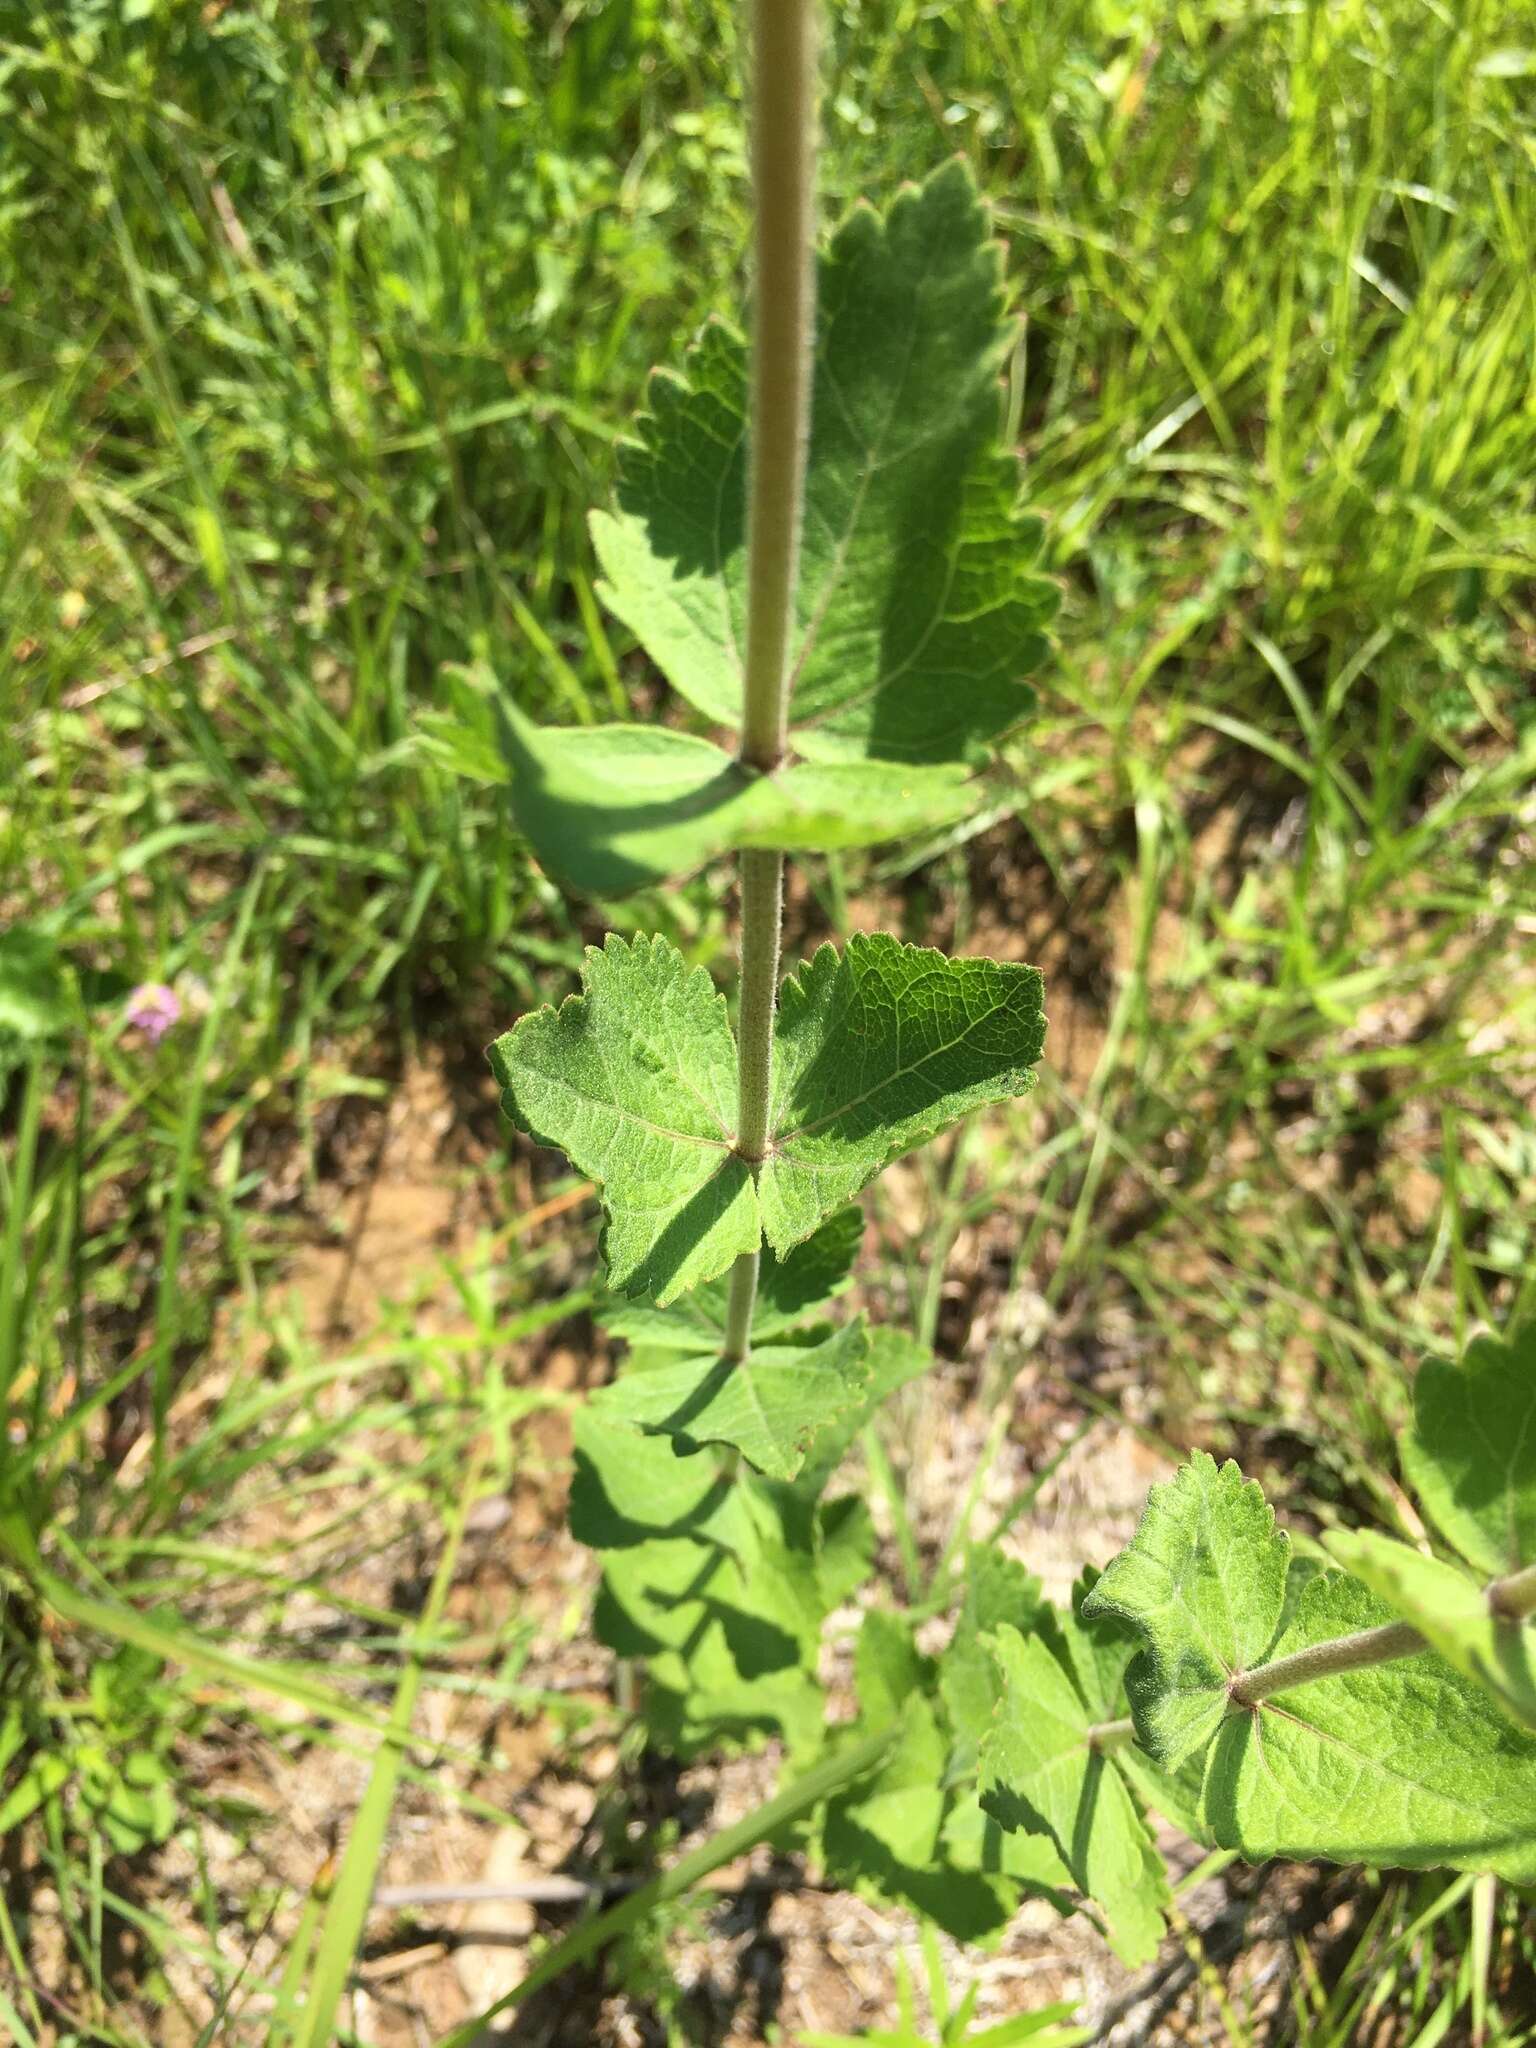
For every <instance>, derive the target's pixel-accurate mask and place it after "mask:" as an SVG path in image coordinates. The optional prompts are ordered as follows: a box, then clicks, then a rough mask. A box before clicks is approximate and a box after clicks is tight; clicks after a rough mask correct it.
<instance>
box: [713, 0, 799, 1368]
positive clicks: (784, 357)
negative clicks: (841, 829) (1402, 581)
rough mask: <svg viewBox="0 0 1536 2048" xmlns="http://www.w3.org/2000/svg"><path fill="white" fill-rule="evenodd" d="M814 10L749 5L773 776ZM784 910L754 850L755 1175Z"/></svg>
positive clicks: (792, 513) (744, 997) (754, 742)
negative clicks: (750, 17) (750, 16)
mask: <svg viewBox="0 0 1536 2048" xmlns="http://www.w3.org/2000/svg"><path fill="white" fill-rule="evenodd" d="M816 5H817V0H751V14H752V66H753V112H752V193H753V215H754V228H753V291H752V406H751V469H750V474H749V477H748V486H747V489H748V501H747V635H746V639H747V651H746V663H745V671H744V674H743V679H742V696H743V703H742V721H741V760H742V763H743V765H744V766H745V767H748V768H754V769H756V770H758V771H759V772H760V773H763V774H767V773H769V772H771V771H772V770H773V769H774V768H776V767H777V766H778V764H779V761H780V759H781V758H782V756H783V753H784V736H785V730H786V726H787V723H788V714H789V665H790V646H791V640H792V637H793V629H794V616H795V572H796V565H797V561H798V556H799V549H800V522H801V514H802V510H803V506H804V499H805V450H806V441H807V437H808V435H809V431H810V421H811V362H812V344H813V329H814V312H815V290H816V272H815V232H816V119H815V114H816ZM783 911H784V857H783V855H782V854H779V853H765V852H748V853H744V854H743V855H742V857H741V1001H740V1005H739V1015H738V1022H737V1038H738V1045H739V1061H740V1064H739V1069H738V1073H739V1084H738V1085H739V1097H738V1100H739V1109H738V1114H737V1129H736V1149H737V1151H738V1152H739V1153H740V1154H741V1156H742V1157H743V1158H744V1159H746V1160H748V1161H750V1162H751V1165H752V1167H753V1170H754V1171H756V1169H757V1167H758V1166H759V1165H760V1164H761V1162H762V1159H763V1155H764V1153H765V1152H766V1150H767V1147H768V1122H769V1106H770V1096H771V1089H772V1079H773V1012H774V1004H775V1000H776V997H777V993H778V984H779V931H780V927H781V925H782V923H783ZM759 1256H760V1255H759V1254H758V1253H757V1252H747V1253H744V1254H743V1255H742V1257H741V1258H739V1259H738V1260H737V1261H736V1265H735V1268H734V1270H733V1271H732V1274H731V1294H730V1304H729V1309H728V1311H727V1318H726V1335H725V1356H726V1358H728V1359H733V1360H740V1359H742V1358H745V1356H746V1354H747V1341H748V1337H749V1335H750V1332H751V1328H752V1307H753V1303H754V1302H755V1301H756V1299H757V1273H758V1264H759Z"/></svg>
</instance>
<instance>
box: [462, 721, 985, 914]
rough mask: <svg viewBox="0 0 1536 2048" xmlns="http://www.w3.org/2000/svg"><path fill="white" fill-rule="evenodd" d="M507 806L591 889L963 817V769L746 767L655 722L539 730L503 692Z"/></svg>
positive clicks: (624, 886) (539, 845)
mask: <svg viewBox="0 0 1536 2048" xmlns="http://www.w3.org/2000/svg"><path fill="white" fill-rule="evenodd" d="M497 708H498V712H499V715H500V720H501V733H502V748H503V751H504V752H505V754H506V757H507V761H508V764H509V766H510V767H511V770H512V808H513V812H514V814H515V816H516V818H517V822H518V826H519V828H520V829H521V830H522V831H523V832H524V833H525V834H526V835H527V837H528V840H529V841H530V843H531V844H532V847H533V850H534V853H535V854H536V855H537V856H538V859H539V862H540V865H541V866H542V867H543V868H544V869H545V870H546V871H547V872H548V873H549V874H551V875H554V876H555V877H556V878H557V879H558V880H560V881H562V882H564V883H565V884H566V885H567V886H568V887H571V888H574V889H579V890H582V891H583V892H585V893H586V894H588V895H591V896H620V895H623V894H624V893H625V892H626V891H627V890H631V889H639V888H643V887H645V886H646V885H648V884H650V883H653V882H659V881H662V880H664V879H666V878H668V877H672V876H679V875H686V874H689V873H691V872H692V871H693V869H695V868H698V867H701V866H702V865H703V864H704V862H705V861H707V860H710V859H712V858H713V857H714V856H715V855H716V854H719V853H726V852H732V851H735V850H737V849H739V848H741V847H751V846H762V847H770V848H778V849H782V850H784V851H786V852H810V851H818V850H820V851H825V850H826V849H828V848H833V847H847V846H876V845H878V844H880V842H881V841H882V840H887V839H900V838H904V837H906V836H907V835H908V834H910V833H914V832H923V831H930V830H932V829H933V828H934V827H935V826H939V825H947V824H951V823H953V822H954V820H955V819H957V818H960V817H963V816H964V815H965V813H966V811H967V810H969V809H970V808H971V806H972V804H973V802H974V800H975V799H974V794H973V790H972V786H971V782H970V779H969V777H968V775H967V773H966V771H965V770H964V769H963V768H961V767H956V766H944V765H940V766H934V767H908V766H904V765H901V764H896V763H890V762H853V763H849V764H836V765H822V764H820V763H816V762H799V763H795V764H792V765H790V766H788V767H785V768H783V769H780V770H779V771H778V772H777V773H775V774H773V775H759V774H755V773H753V772H752V771H750V770H748V769H744V768H743V767H742V766H741V765H740V764H739V763H738V762H737V761H736V760H735V759H734V758H733V757H732V756H731V755H729V754H727V753H724V752H723V751H722V750H721V749H720V748H719V747H717V746H715V745H713V744H712V742H710V741H709V740H704V739H696V738H694V737H693V736H692V735H690V734H688V733H681V732H672V731H669V730H668V729H667V728H666V727H665V726H657V725H596V726H569V727H567V726H561V727H541V726H537V725H535V724H533V723H532V722H531V721H530V720H529V719H527V718H525V717H524V716H523V714H522V713H521V712H520V711H519V710H518V709H517V708H516V706H515V705H513V704H511V703H510V702H508V701H506V700H503V701H502V703H501V704H500V705H498V707H497Z"/></svg>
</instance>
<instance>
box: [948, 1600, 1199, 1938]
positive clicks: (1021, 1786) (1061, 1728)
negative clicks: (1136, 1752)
mask: <svg viewBox="0 0 1536 2048" xmlns="http://www.w3.org/2000/svg"><path fill="white" fill-rule="evenodd" d="M993 1643H994V1648H995V1653H996V1656H997V1660H998V1665H999V1667H1000V1669H1001V1672H1002V1700H1001V1703H1000V1705H999V1707H998V1709H997V1714H996V1717H995V1719H994V1721H993V1723H992V1726H991V1728H990V1729H989V1730H988V1733H987V1735H986V1738H985V1740H984V1741H983V1743H982V1747H981V1773H980V1776H981V1794H982V1805H983V1807H984V1808H985V1809H986V1811H987V1812H988V1813H989V1814H991V1815H992V1816H993V1817H994V1819H996V1820H997V1821H999V1822H1000V1823H1001V1825H1002V1826H1004V1827H1006V1828H1019V1829H1023V1830H1024V1831H1025V1832H1026V1833H1031V1834H1040V1833H1045V1834H1048V1835H1049V1836H1050V1837H1051V1839H1052V1841H1053V1842H1054V1843H1055V1846H1056V1849H1057V1851H1058V1853H1059V1854H1060V1856H1061V1858H1062V1860H1063V1861H1064V1862H1065V1864H1066V1866H1067V1868H1068V1869H1069V1870H1070V1871H1071V1873H1072V1878H1073V1881H1074V1883H1076V1884H1077V1885H1078V1887H1079V1888H1080V1889H1081V1890H1082V1891H1083V1892H1084V1893H1085V1894H1086V1896H1087V1897H1088V1898H1089V1899H1090V1900H1091V1901H1092V1902H1093V1904H1094V1905H1095V1906H1096V1907H1097V1908H1098V1909H1099V1911H1100V1912H1101V1913H1102V1914H1103V1916H1104V1922H1105V1929H1106V1932H1107V1933H1108V1935H1109V1939H1110V1942H1111V1944H1112V1946H1113V1947H1114V1949H1115V1952H1116V1953H1117V1954H1118V1955H1119V1956H1120V1957H1121V1958H1122V1960H1123V1961H1125V1962H1127V1963H1130V1964H1132V1965H1133V1966H1134V1965H1136V1964H1139V1963H1144V1962H1146V1961H1147V1960H1148V1959H1149V1958H1150V1957H1151V1956H1152V1955H1154V1954H1155V1953H1156V1951H1157V1945H1158V1943H1159V1941H1160V1940H1161V1939H1162V1933H1163V1914H1162V1908H1163V1906H1164V1905H1165V1904H1166V1902H1167V1900H1168V1896H1169V1894H1168V1884H1167V1879H1166V1877H1165V1875H1164V1872H1163V1863H1162V1858H1161V1857H1160V1856H1159V1855H1158V1853H1157V1850H1156V1848H1155V1846H1154V1844H1153V1842H1152V1838H1151V1836H1150V1834H1149V1833H1148V1831H1147V1826H1146V1823H1145V1821H1144V1820H1143V1819H1142V1817H1141V1813H1140V1811H1139V1810H1138V1808H1137V1805H1136V1802H1135V1800H1134V1799H1133V1797H1132V1796H1131V1792H1130V1788H1129V1786H1128V1785H1127V1784H1126V1782H1125V1779H1124V1778H1123V1777H1122V1776H1121V1775H1120V1772H1119V1770H1118V1769H1117V1768H1116V1765H1115V1760H1114V1757H1113V1756H1112V1755H1105V1754H1102V1753H1100V1752H1098V1751H1095V1750H1094V1749H1092V1748H1091V1747H1090V1746H1089V1741H1088V1735H1089V1730H1090V1728H1091V1727H1092V1726H1093V1722H1094V1717H1093V1715H1092V1714H1091V1713H1090V1712H1089V1710H1088V1708H1087V1706H1086V1705H1085V1704H1084V1702H1083V1699H1082V1696H1081V1695H1080V1693H1079V1692H1078V1690H1077V1688H1076V1686H1075V1685H1074V1684H1073V1682H1072V1680H1071V1679H1070V1678H1069V1677H1068V1675H1067V1673H1066V1671H1065V1670H1064V1669H1063V1668H1062V1666H1061V1664H1060V1663H1059V1662H1058V1660H1057V1659H1056V1657H1055V1656H1053V1655H1052V1653H1051V1650H1050V1648H1049V1647H1048V1646H1047V1644H1046V1643H1045V1641H1044V1640H1043V1638H1042V1637H1040V1636H1038V1635H1031V1636H1025V1635H1021V1634H1020V1633H1019V1631H1018V1630H1017V1629H1016V1628H1009V1627H1003V1628H1000V1629H999V1630H998V1631H997V1632H996V1635H995V1636H994V1638H993Z"/></svg>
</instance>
